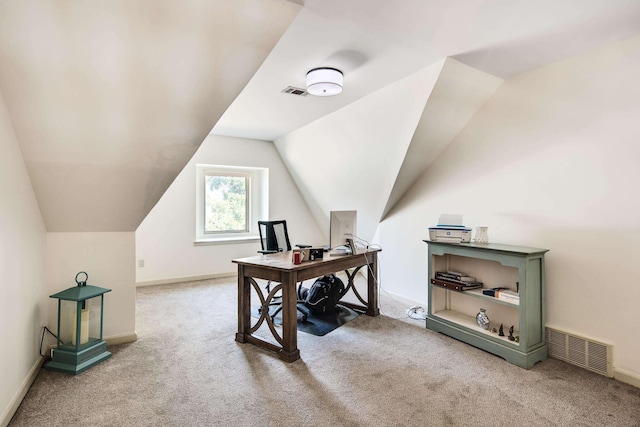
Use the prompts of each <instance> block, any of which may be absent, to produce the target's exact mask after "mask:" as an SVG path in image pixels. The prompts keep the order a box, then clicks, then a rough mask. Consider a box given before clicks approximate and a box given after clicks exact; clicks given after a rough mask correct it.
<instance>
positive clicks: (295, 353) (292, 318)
mask: <svg viewBox="0 0 640 427" xmlns="http://www.w3.org/2000/svg"><path fill="white" fill-rule="evenodd" d="M379 251H380V249H361V250H358V251H357V252H356V254H353V255H343V256H329V253H325V254H324V257H323V259H321V260H317V261H306V262H303V263H302V264H299V265H295V264H293V262H292V260H291V258H292V252H280V253H277V254H268V255H257V256H253V257H248V258H240V259H234V260H233V262H234V263H236V264H238V333H237V334H236V341H237V342H239V343H246V342H249V343H251V344H254V345H257V346H259V347H262V348H265V349H267V350H271V351H274V352H276V353H277V354H278V356H279V357H280V359H282V360H284V361H286V362H293V361H295V360H298V359H299V358H300V350H298V336H297V333H298V321H297V320H298V315H297V298H296V284H297V283H299V282H300V281H303V280H308V279H313V278H316V277H320V276H324V275H325V274H330V273H335V272H337V271H345V272H346V273H347V278H348V283H347V284H346V285H345V286H346V291H347V292H348V291H349V290H351V291H352V292H353V294H354V295H355V296H356V298H357V299H358V301H360V303H362V305H360V304H357V303H348V302H343V301H340V304H342V305H345V306H347V307H350V308H352V309H354V310H356V311H360V312H364V313H365V314H367V315H368V316H377V315H379V314H380V309H379V306H378V287H377V278H376V277H375V275H376V274H377V272H378V252H379ZM362 267H367V270H368V274H367V298H366V299H365V298H363V297H362V296H361V295H360V293H359V292H358V290H357V289H356V287H355V286H354V283H353V279H354V277H355V275H356V274H357V273H358V271H359V270H360V269H361V268H362ZM351 268H355V270H353V271H351V272H350V271H349V269H351ZM256 278H257V279H264V280H271V281H273V282H277V283H278V284H277V285H276V286H274V287H273V288H271V291H270V292H269V294H268V295H266V296H265V295H264V294H263V290H262V288H261V287H260V286H259V285H258V284H257V283H256V281H255V280H254V279H256ZM252 287H253V289H254V290H255V291H256V293H257V295H258V298H259V299H260V305H261V307H262V309H261V310H260V313H261V314H260V318H259V319H258V320H257V321H256V323H255V324H254V325H251V288H252ZM280 290H281V291H282V335H280V334H279V333H278V330H277V328H276V325H275V324H274V323H273V320H272V319H271V317H270V316H269V303H270V302H271V301H272V300H273V297H274V296H275V294H276V293H277V292H278V291H280ZM345 294H346V292H345ZM263 322H266V324H267V326H268V328H269V330H270V331H271V334H272V335H273V337H274V338H275V340H276V341H277V344H275V343H271V342H268V341H265V340H263V339H261V338H258V337H256V336H255V335H254V332H255V331H257V330H258V328H260V326H262V324H263Z"/></svg>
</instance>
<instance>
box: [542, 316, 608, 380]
mask: <svg viewBox="0 0 640 427" xmlns="http://www.w3.org/2000/svg"><path fill="white" fill-rule="evenodd" d="M547 345H548V348H549V356H550V357H554V358H556V359H560V360H564V361H565V362H569V363H571V364H572V365H576V366H580V367H581V368H584V369H588V370H590V371H593V372H596V373H598V374H601V375H604V376H607V377H610V378H612V377H613V360H612V359H613V346H611V344H604V343H600V342H596V341H592V340H589V339H587V338H583V337H579V336H576V335H571V334H568V333H566V332H562V331H558V330H556V329H551V328H547Z"/></svg>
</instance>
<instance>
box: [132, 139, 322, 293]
mask: <svg viewBox="0 0 640 427" xmlns="http://www.w3.org/2000/svg"><path fill="white" fill-rule="evenodd" d="M197 163H204V164H218V165H231V166H252V167H267V168H269V187H270V191H269V215H270V218H269V219H286V220H287V227H288V229H289V237H290V239H291V243H292V244H296V243H308V244H313V245H320V244H323V243H324V236H323V232H322V231H321V230H320V229H318V227H317V226H316V223H315V222H314V220H313V217H312V216H311V214H310V212H309V209H308V208H307V206H306V204H305V203H304V201H303V199H302V197H301V195H300V192H299V191H298V189H297V187H296V186H295V184H294V183H293V181H292V179H291V176H290V175H289V172H288V171H287V169H286V168H285V166H284V164H283V163H282V160H281V159H280V157H279V155H278V152H277V151H276V149H275V147H274V146H273V144H272V143H271V142H267V141H258V140H251V139H240V138H231V137H222V136H214V135H209V136H208V137H207V138H206V139H205V141H204V142H203V143H202V145H201V146H200V148H199V149H198V151H197V153H196V154H195V155H194V157H193V158H192V159H191V161H190V162H189V163H188V164H187V165H186V166H185V168H184V169H183V170H182V172H180V174H179V175H178V177H177V178H176V179H175V181H174V182H173V184H171V186H170V187H169V189H168V190H167V191H166V192H165V194H164V195H163V196H162V198H161V199H160V201H159V202H158V203H157V204H156V206H155V207H154V208H153V209H152V210H151V212H150V213H149V215H147V217H146V218H145V219H144V221H143V222H142V223H141V224H140V227H138V230H137V231H136V257H137V259H139V260H140V259H142V260H144V267H142V268H140V267H138V268H137V282H138V284H145V283H144V282H147V284H148V282H162V281H167V280H173V279H177V280H179V279H184V278H197V277H207V276H215V275H224V274H235V272H236V266H235V264H233V263H232V262H231V260H232V259H234V258H240V257H246V256H253V255H256V251H257V250H258V249H260V243H259V241H252V242H250V243H240V244H216V245H198V246H195V245H194V240H195V228H196V226H195V197H196V192H195V182H196V181H195V179H196V178H195V176H196V170H195V165H196V164H197ZM265 219H267V218H265ZM326 233H327V235H328V230H327V231H326Z"/></svg>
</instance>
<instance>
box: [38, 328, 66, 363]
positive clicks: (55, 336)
mask: <svg viewBox="0 0 640 427" xmlns="http://www.w3.org/2000/svg"><path fill="white" fill-rule="evenodd" d="M45 332H49V333H50V334H51V335H53V337H54V338H55V339H56V340H57V339H58V336H57V335H56V334H54V333H53V332H51V331H50V330H49V328H47V327H46V326H45V327H44V329H43V330H42V338H40V356H42V357H45V358H46V357H47V356H45V355H44V354H42V344H43V343H44V333H45ZM60 342H61V343H62V344H64V343H63V342H62V341H60Z"/></svg>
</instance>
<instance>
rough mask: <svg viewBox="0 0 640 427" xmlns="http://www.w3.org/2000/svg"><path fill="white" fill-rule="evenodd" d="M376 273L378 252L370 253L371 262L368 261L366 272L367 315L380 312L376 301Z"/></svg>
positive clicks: (374, 314)
mask: <svg viewBox="0 0 640 427" xmlns="http://www.w3.org/2000/svg"><path fill="white" fill-rule="evenodd" d="M376 274H378V253H377V252H373V253H372V254H371V262H370V263H369V272H368V273H367V293H368V298H367V299H368V307H367V311H366V314H367V316H378V315H379V314H380V305H379V302H378V282H377V278H376V277H375V275H376Z"/></svg>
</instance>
